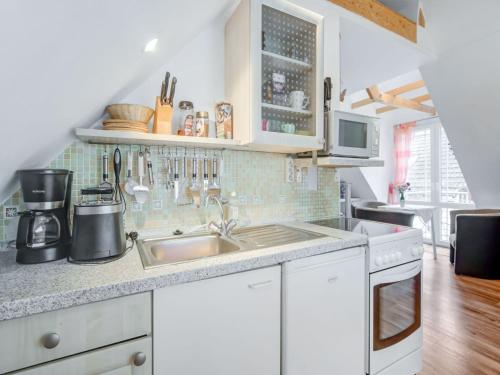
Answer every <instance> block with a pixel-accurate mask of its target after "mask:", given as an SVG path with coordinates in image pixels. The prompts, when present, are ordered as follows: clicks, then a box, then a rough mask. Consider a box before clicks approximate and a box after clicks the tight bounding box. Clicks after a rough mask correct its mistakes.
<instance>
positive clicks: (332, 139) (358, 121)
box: [325, 111, 379, 158]
mask: <svg viewBox="0 0 500 375" xmlns="http://www.w3.org/2000/svg"><path fill="white" fill-rule="evenodd" d="M325 115H326V116H333V118H330V119H329V121H328V122H327V125H326V126H327V127H328V129H325V130H326V134H327V137H328V145H327V146H328V147H327V148H328V151H327V153H328V154H329V155H334V156H345V157H357V158H374V157H378V156H379V130H378V125H377V120H378V119H377V118H375V117H370V116H364V115H359V114H356V113H351V112H343V111H333V112H330V113H327V114H325Z"/></svg>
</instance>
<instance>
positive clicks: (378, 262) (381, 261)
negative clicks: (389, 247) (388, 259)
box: [375, 257, 384, 266]
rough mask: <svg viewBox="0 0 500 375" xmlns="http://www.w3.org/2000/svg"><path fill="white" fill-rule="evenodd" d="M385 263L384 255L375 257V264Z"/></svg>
mask: <svg viewBox="0 0 500 375" xmlns="http://www.w3.org/2000/svg"><path fill="white" fill-rule="evenodd" d="M383 263H384V260H383V259H382V257H376V258H375V265H377V266H381V265H382V264H383Z"/></svg>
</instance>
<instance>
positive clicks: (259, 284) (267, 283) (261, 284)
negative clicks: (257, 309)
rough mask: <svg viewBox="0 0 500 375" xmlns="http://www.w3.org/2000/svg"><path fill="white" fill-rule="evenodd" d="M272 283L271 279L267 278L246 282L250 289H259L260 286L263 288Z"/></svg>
mask: <svg viewBox="0 0 500 375" xmlns="http://www.w3.org/2000/svg"><path fill="white" fill-rule="evenodd" d="M272 284H273V282H272V281H271V280H267V281H262V282H260V283H255V284H248V287H249V288H250V289H260V288H265V287H268V286H271V285H272Z"/></svg>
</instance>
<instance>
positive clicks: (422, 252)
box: [420, 247, 424, 255]
mask: <svg viewBox="0 0 500 375" xmlns="http://www.w3.org/2000/svg"><path fill="white" fill-rule="evenodd" d="M423 254H424V248H423V247H421V248H420V255H423Z"/></svg>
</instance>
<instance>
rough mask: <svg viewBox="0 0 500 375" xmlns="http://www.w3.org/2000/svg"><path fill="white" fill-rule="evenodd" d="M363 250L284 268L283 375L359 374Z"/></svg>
mask: <svg viewBox="0 0 500 375" xmlns="http://www.w3.org/2000/svg"><path fill="white" fill-rule="evenodd" d="M364 353H365V249H364V248H361V247H358V248H353V249H347V250H342V251H337V252H333V253H328V254H324V255H318V256H314V257H310V258H304V259H299V260H296V261H292V262H288V263H286V264H284V265H283V375H304V374H315V375H324V374H325V375H326V374H332V375H335V374H338V375H361V374H364V373H365V372H364V370H365V367H364V363H365V357H364V356H365V354H364Z"/></svg>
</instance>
